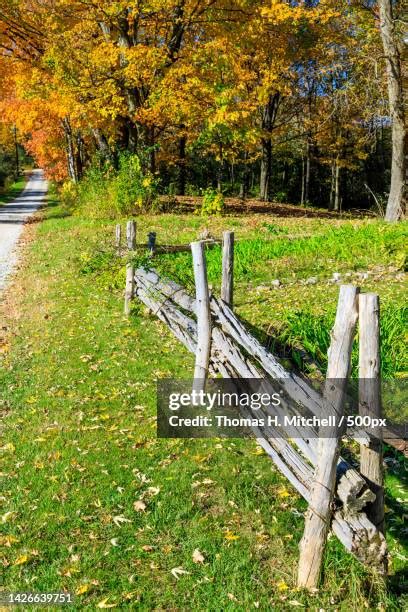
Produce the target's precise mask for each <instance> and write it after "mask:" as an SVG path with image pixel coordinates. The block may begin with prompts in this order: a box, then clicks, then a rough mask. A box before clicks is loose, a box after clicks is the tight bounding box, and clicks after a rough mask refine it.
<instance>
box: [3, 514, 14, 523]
mask: <svg viewBox="0 0 408 612" xmlns="http://www.w3.org/2000/svg"><path fill="white" fill-rule="evenodd" d="M16 515H17V512H6V513H5V514H3V516H2V517H1V522H2V523H8V522H10V521H12V520H13V518H14V517H15V516H16Z"/></svg>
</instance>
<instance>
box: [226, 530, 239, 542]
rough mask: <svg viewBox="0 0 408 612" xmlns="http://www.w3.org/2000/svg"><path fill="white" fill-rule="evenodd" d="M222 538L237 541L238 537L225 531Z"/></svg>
mask: <svg viewBox="0 0 408 612" xmlns="http://www.w3.org/2000/svg"><path fill="white" fill-rule="evenodd" d="M224 538H225V539H226V540H229V541H233V540H239V535H235V534H234V533H232V531H227V532H226V533H225V535H224Z"/></svg>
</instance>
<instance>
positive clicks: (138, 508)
mask: <svg viewBox="0 0 408 612" xmlns="http://www.w3.org/2000/svg"><path fill="white" fill-rule="evenodd" d="M133 508H134V509H135V510H136V512H144V511H145V510H146V504H145V503H144V502H143V501H142V500H141V499H139V500H138V501H135V503H134V504H133Z"/></svg>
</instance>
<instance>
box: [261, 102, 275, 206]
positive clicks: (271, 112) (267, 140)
mask: <svg viewBox="0 0 408 612" xmlns="http://www.w3.org/2000/svg"><path fill="white" fill-rule="evenodd" d="M278 105H279V93H276V94H274V95H270V96H269V100H268V102H267V104H265V106H264V107H263V108H262V124H261V125H262V130H263V132H264V136H263V137H262V139H261V145H262V156H261V180H260V189H259V191H260V198H261V200H263V201H264V202H270V200H271V195H272V193H271V192H272V130H273V126H274V123H275V119H276V115H277V111H278Z"/></svg>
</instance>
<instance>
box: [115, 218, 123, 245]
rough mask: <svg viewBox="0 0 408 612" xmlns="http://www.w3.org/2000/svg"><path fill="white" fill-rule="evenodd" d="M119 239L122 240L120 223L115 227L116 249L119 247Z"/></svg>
mask: <svg viewBox="0 0 408 612" xmlns="http://www.w3.org/2000/svg"><path fill="white" fill-rule="evenodd" d="M121 240H122V227H121V225H120V223H118V224H117V225H116V229H115V244H116V248H117V249H118V250H119V249H120V243H121Z"/></svg>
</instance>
